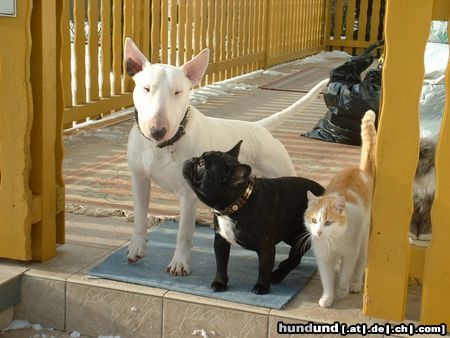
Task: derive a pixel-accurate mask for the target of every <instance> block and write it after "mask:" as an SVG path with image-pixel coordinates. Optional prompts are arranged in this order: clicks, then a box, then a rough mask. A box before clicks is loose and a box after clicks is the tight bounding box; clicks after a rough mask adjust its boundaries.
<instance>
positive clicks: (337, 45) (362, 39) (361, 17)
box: [326, 0, 386, 55]
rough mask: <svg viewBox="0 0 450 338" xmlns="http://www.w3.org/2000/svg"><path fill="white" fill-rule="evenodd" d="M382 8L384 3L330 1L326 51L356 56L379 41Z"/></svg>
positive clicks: (348, 0)
mask: <svg viewBox="0 0 450 338" xmlns="http://www.w3.org/2000/svg"><path fill="white" fill-rule="evenodd" d="M385 7H386V0H370V1H369V0H361V1H358V0H330V6H329V11H328V13H327V14H328V17H327V22H328V23H329V25H328V26H327V31H326V37H327V42H326V44H327V47H328V48H329V49H331V50H332V49H341V50H345V51H346V52H347V53H349V54H352V55H355V54H360V53H361V52H362V51H363V50H364V49H365V48H366V47H367V46H369V45H370V44H372V43H374V42H375V41H377V40H380V39H382V38H383V25H384V23H383V18H384V12H385Z"/></svg>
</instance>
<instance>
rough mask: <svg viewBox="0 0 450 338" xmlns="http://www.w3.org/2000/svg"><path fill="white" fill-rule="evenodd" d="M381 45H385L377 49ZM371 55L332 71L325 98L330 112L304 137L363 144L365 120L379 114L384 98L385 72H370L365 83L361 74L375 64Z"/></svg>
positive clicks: (365, 78) (377, 70)
mask: <svg viewBox="0 0 450 338" xmlns="http://www.w3.org/2000/svg"><path fill="white" fill-rule="evenodd" d="M380 44H382V41H380V42H378V43H377V46H379V45H380ZM369 48H370V47H369ZM373 49H374V48H373V47H372V50H373ZM369 52H370V50H369V49H368V51H366V52H365V53H364V54H362V55H361V56H357V57H353V58H351V59H350V60H349V61H347V62H345V63H344V64H343V65H341V66H339V67H337V68H336V69H334V70H332V71H331V74H330V83H329V84H328V88H327V91H326V92H325V94H324V101H325V104H326V105H327V108H328V111H327V113H326V115H325V116H324V117H323V118H322V119H320V120H319V122H318V123H317V124H316V126H315V127H314V129H313V130H311V131H309V132H307V133H305V134H303V136H306V137H309V138H314V139H319V140H323V141H327V142H337V143H345V144H353V145H360V144H361V136H360V133H361V119H362V117H363V116H364V114H365V113H366V111H367V110H369V109H371V110H373V111H374V112H375V113H377V114H378V111H379V105H380V95H381V68H379V67H378V68H374V69H370V70H369V71H368V72H367V73H366V75H365V76H364V79H363V80H361V73H362V72H363V71H365V70H366V69H367V68H368V67H369V66H370V65H371V64H372V63H373V60H374V58H373V56H371V55H369V54H368V53H369Z"/></svg>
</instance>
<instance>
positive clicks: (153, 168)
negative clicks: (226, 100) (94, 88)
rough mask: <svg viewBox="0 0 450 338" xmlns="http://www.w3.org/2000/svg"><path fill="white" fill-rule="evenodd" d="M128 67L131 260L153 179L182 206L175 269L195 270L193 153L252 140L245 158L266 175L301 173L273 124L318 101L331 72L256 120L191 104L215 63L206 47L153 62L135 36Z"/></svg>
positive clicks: (141, 248) (137, 251) (141, 239)
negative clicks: (186, 57)
mask: <svg viewBox="0 0 450 338" xmlns="http://www.w3.org/2000/svg"><path fill="white" fill-rule="evenodd" d="M124 53H125V60H126V66H127V73H128V74H129V75H130V76H132V78H133V80H134V82H135V88H134V91H133V100H134V105H135V108H136V123H135V126H134V127H133V128H132V129H131V132H130V135H129V138H128V163H129V165H130V168H131V183H132V194H133V203H134V231H133V235H132V238H131V241H130V244H129V246H128V260H129V261H131V262H133V261H136V260H138V259H140V258H142V257H143V256H144V252H145V248H146V239H147V212H148V208H149V199H150V182H151V181H152V180H153V181H154V182H155V183H156V184H158V185H159V186H161V187H162V188H163V189H166V190H168V191H171V192H173V193H174V194H175V195H176V196H177V198H178V200H179V202H180V207H181V212H180V213H181V214H180V225H179V229H178V234H177V243H176V248H175V253H174V255H173V258H172V261H171V262H170V263H169V265H168V267H167V272H169V273H170V274H172V275H188V274H189V273H190V271H191V269H190V267H189V265H190V262H191V243H192V235H193V232H194V224H195V219H196V205H197V201H198V199H197V197H196V196H195V194H194V193H193V191H192V190H191V188H190V187H189V185H188V183H187V182H186V181H185V179H184V178H183V175H182V167H183V163H184V161H185V160H187V159H189V158H191V157H193V156H199V155H201V154H202V153H203V152H205V151H210V150H218V151H227V150H229V149H230V148H231V147H232V146H234V145H235V144H236V143H237V142H238V141H239V140H244V141H245V142H243V144H242V148H241V153H240V157H239V160H240V161H241V162H242V163H247V164H249V165H250V166H251V167H252V168H254V172H255V173H256V174H257V175H260V176H264V177H279V176H296V173H295V170H294V165H293V164H292V162H291V160H290V158H289V155H288V153H287V151H286V149H285V148H284V146H283V145H282V144H281V142H280V141H279V140H277V139H275V138H274V137H273V136H272V134H271V133H270V131H269V130H271V129H273V128H275V127H276V126H277V125H279V124H280V123H281V122H282V121H283V119H285V118H286V117H288V116H290V115H292V114H294V113H297V112H300V111H301V110H302V109H303V108H305V107H306V106H307V105H308V104H310V103H311V102H312V101H313V100H314V99H315V97H316V96H317V94H318V93H319V92H320V90H321V89H322V88H323V87H324V86H325V85H326V83H327V82H328V79H326V80H323V81H321V82H320V83H319V84H318V85H316V86H315V87H314V88H313V89H312V90H311V91H310V92H309V93H308V94H307V95H305V96H304V97H303V98H301V99H300V100H299V101H297V102H296V103H294V104H293V105H292V106H290V107H288V108H287V109H285V110H283V111H281V112H278V113H277V114H274V115H271V116H269V117H267V118H265V119H262V120H260V121H256V122H247V121H239V120H228V119H219V118H212V117H207V116H205V115H203V114H202V113H201V112H200V111H198V110H197V109H195V107H193V106H191V105H190V99H189V91H190V89H191V88H192V87H194V86H196V85H198V84H199V83H200V81H201V79H202V77H203V75H204V73H205V71H206V68H207V66H208V58H209V51H208V50H207V49H205V50H203V51H202V52H201V53H200V54H198V55H197V56H196V57H195V58H194V59H192V60H191V61H189V62H187V63H185V64H184V65H183V66H182V67H180V68H178V67H174V66H170V65H165V64H150V62H149V61H148V60H147V59H146V57H145V56H144V55H143V54H142V53H141V52H140V51H139V49H138V48H137V47H136V45H135V44H134V43H133V41H132V40H131V39H130V38H127V39H126V41H125V51H124Z"/></svg>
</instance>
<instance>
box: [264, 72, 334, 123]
mask: <svg viewBox="0 0 450 338" xmlns="http://www.w3.org/2000/svg"><path fill="white" fill-rule="evenodd" d="M329 81H330V79H325V80H322V81H320V82H319V83H318V84H316V85H315V86H314V87H313V88H312V89H311V90H310V91H309V92H308V93H307V94H306V95H305V96H303V97H302V98H301V99H300V100H298V101H297V102H295V103H293V104H292V105H290V106H289V107H287V108H286V109H283V110H282V111H280V112H278V113H275V114H273V115H270V116H268V117H266V118H264V119H262V120H259V121H256V123H258V124H260V125H262V126H263V127H264V128H266V129H267V130H269V131H272V130H274V129H275V128H276V127H278V126H279V125H280V124H281V122H283V121H284V120H285V119H286V118H288V117H290V116H292V115H294V114H297V113H300V112H301V111H302V110H303V109H305V108H306V107H308V106H309V105H310V104H311V103H312V102H313V101H314V100H315V99H316V97H317V95H318V94H319V93H320V91H321V90H322V89H323V88H324V87H325V86H326V85H327V84H328V82H329Z"/></svg>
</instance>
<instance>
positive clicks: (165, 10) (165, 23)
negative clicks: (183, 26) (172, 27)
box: [161, 0, 169, 63]
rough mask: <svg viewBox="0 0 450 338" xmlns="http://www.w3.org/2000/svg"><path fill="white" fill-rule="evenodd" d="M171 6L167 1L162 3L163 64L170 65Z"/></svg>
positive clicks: (164, 0) (163, 0)
mask: <svg viewBox="0 0 450 338" xmlns="http://www.w3.org/2000/svg"><path fill="white" fill-rule="evenodd" d="M168 36H169V4H168V1H167V0H162V1H161V63H168V62H169V60H168V58H167V55H168V53H167V49H168V43H169V37H168Z"/></svg>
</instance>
